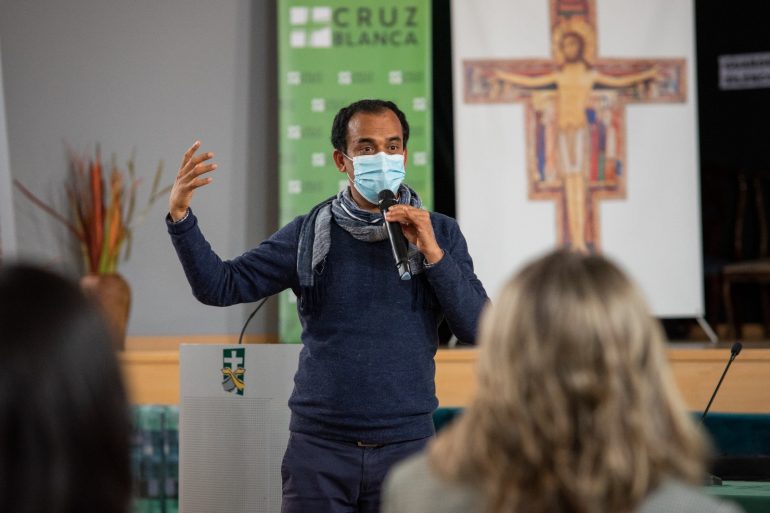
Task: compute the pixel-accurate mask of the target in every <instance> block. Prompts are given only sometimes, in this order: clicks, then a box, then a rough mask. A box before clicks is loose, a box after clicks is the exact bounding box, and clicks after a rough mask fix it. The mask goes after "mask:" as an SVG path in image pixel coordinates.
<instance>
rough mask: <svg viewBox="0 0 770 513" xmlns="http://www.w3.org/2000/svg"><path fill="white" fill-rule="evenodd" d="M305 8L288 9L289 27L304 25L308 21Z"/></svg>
mask: <svg viewBox="0 0 770 513" xmlns="http://www.w3.org/2000/svg"><path fill="white" fill-rule="evenodd" d="M307 15H308V8H307V7H292V8H291V9H289V24H291V25H304V24H306V23H307V19H308V16H307Z"/></svg>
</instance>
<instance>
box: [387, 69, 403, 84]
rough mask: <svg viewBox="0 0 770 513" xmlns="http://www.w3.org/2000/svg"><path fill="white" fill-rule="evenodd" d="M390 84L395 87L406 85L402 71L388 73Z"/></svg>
mask: <svg viewBox="0 0 770 513" xmlns="http://www.w3.org/2000/svg"><path fill="white" fill-rule="evenodd" d="M388 83H390V84H393V85H400V84H402V83H404V76H403V74H402V73H401V71H400V70H395V71H391V72H390V73H388Z"/></svg>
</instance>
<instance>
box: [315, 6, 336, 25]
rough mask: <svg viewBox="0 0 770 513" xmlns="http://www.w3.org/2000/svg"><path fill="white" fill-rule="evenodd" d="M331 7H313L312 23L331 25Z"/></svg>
mask: <svg viewBox="0 0 770 513" xmlns="http://www.w3.org/2000/svg"><path fill="white" fill-rule="evenodd" d="M331 21H332V8H331V7H313V23H331Z"/></svg>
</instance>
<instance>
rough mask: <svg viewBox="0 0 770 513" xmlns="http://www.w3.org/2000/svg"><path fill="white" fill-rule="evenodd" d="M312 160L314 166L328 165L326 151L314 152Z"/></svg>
mask: <svg viewBox="0 0 770 513" xmlns="http://www.w3.org/2000/svg"><path fill="white" fill-rule="evenodd" d="M310 160H311V163H312V164H313V167H324V166H325V165H326V153H313V154H312V155H311V156H310Z"/></svg>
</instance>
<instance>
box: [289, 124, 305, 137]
mask: <svg viewBox="0 0 770 513" xmlns="http://www.w3.org/2000/svg"><path fill="white" fill-rule="evenodd" d="M286 137H288V138H289V139H302V127H301V126H299V125H291V126H290V127H289V128H287V130H286Z"/></svg>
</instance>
